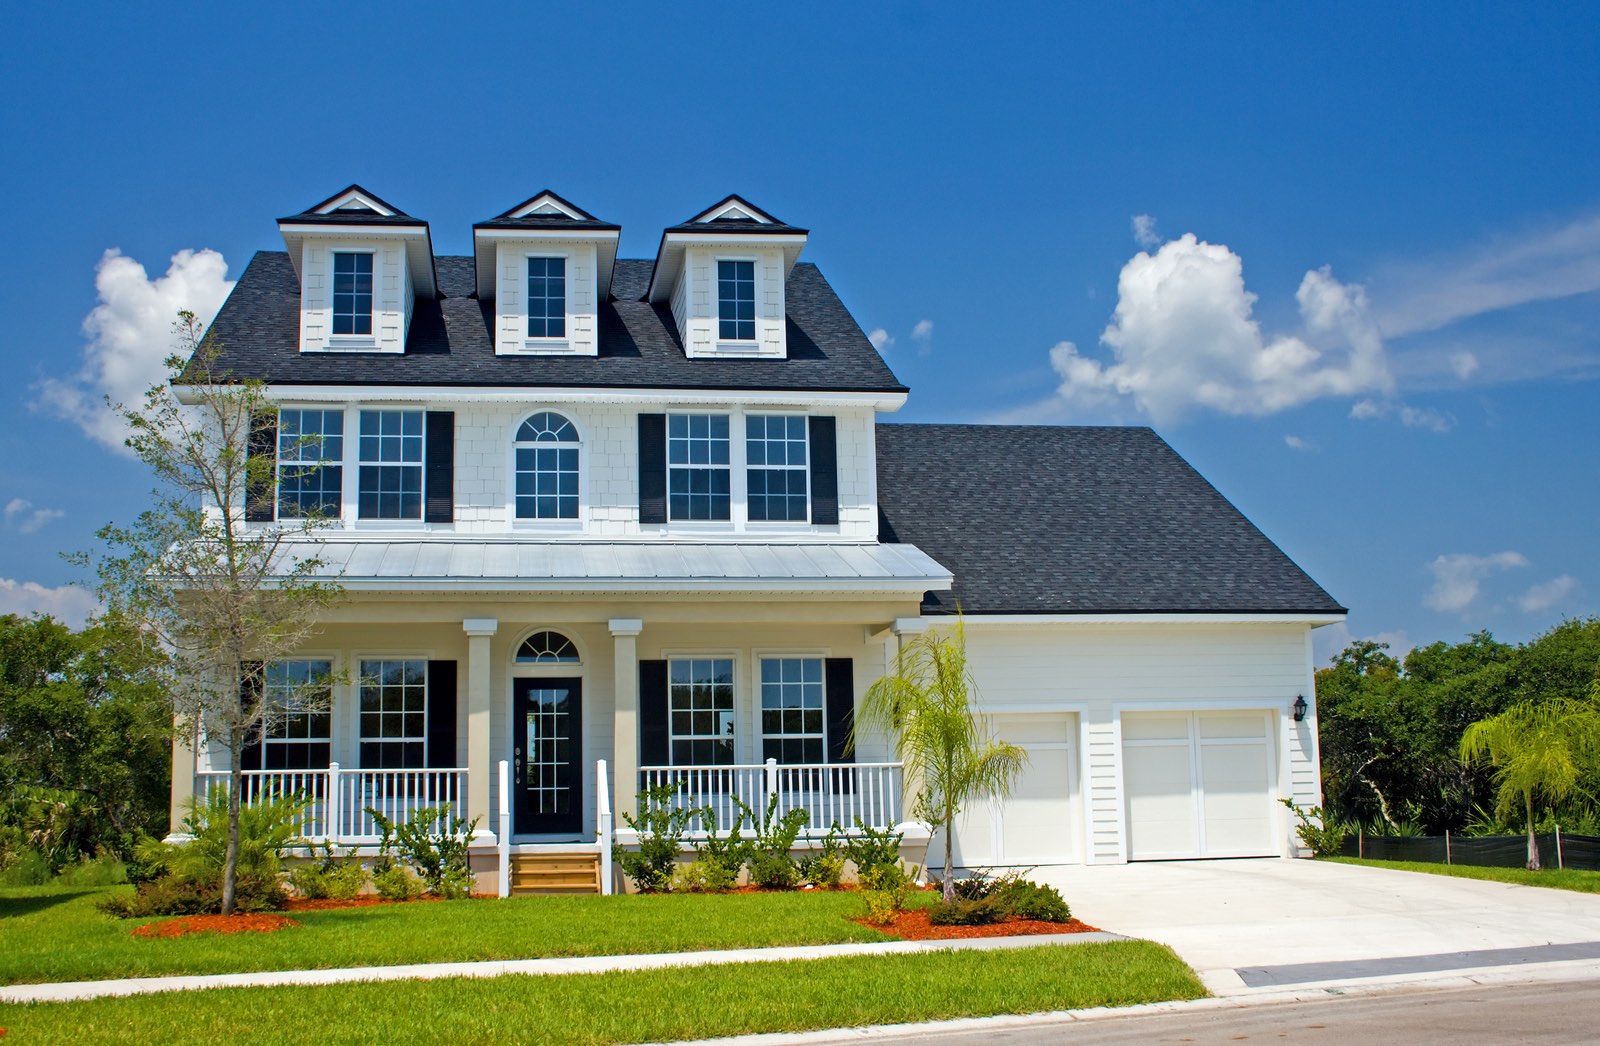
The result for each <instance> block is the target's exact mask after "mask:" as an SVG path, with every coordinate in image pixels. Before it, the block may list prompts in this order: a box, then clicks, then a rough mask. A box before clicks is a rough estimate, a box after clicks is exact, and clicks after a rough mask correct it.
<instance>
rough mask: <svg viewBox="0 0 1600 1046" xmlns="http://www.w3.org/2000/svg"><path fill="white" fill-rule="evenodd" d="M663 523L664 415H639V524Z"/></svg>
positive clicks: (665, 433)
mask: <svg viewBox="0 0 1600 1046" xmlns="http://www.w3.org/2000/svg"><path fill="white" fill-rule="evenodd" d="M666 521H667V416H666V415H665V414H641V415H639V522H640V523H665V522H666Z"/></svg>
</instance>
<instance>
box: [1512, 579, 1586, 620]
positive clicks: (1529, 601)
mask: <svg viewBox="0 0 1600 1046" xmlns="http://www.w3.org/2000/svg"><path fill="white" fill-rule="evenodd" d="M1577 587H1578V579H1577V578H1575V577H1573V576H1572V575H1571V574H1562V575H1561V576H1560V577H1553V578H1551V579H1550V580H1549V581H1546V582H1544V583H1543V584H1540V585H1534V586H1533V587H1532V588H1530V589H1528V591H1526V592H1524V593H1523V594H1522V597H1521V598H1520V599H1518V600H1517V606H1519V607H1521V608H1522V609H1523V611H1524V612H1525V613H1529V614H1537V613H1539V612H1540V611H1543V610H1549V609H1550V608H1551V607H1553V606H1555V605H1556V604H1557V603H1559V602H1561V601H1562V600H1563V599H1565V598H1567V596H1568V595H1570V594H1571V593H1572V592H1573V590H1574V589H1576V588H1577Z"/></svg>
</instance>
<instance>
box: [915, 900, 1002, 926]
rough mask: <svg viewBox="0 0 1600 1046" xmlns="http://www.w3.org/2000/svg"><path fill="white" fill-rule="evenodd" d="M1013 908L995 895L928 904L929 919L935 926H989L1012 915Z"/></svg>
mask: <svg viewBox="0 0 1600 1046" xmlns="http://www.w3.org/2000/svg"><path fill="white" fill-rule="evenodd" d="M1011 914H1012V912H1011V910H1010V909H1009V908H1008V907H1006V905H1004V904H1002V903H1000V901H999V900H997V899H996V898H993V897H985V898H980V899H978V900H960V901H955V902H953V903H951V904H945V903H944V902H943V901H935V902H934V903H933V904H931V905H929V906H928V921H929V922H931V923H933V924H934V925H935V926H988V925H989V924H990V923H997V922H1003V921H1004V920H1006V919H1008V918H1010V917H1011Z"/></svg>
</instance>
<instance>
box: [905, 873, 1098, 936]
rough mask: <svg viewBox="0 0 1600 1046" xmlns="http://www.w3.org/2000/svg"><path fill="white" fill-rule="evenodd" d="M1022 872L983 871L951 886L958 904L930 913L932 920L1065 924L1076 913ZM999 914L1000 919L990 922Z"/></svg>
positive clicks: (1055, 893) (1052, 890) (969, 923)
mask: <svg viewBox="0 0 1600 1046" xmlns="http://www.w3.org/2000/svg"><path fill="white" fill-rule="evenodd" d="M1022 875H1023V873H1022V872H1020V871H1011V872H1006V873H1004V874H1001V875H995V874H992V873H990V872H987V871H980V872H977V873H976V874H974V875H972V876H969V877H968V878H965V879H957V880H956V881H955V882H954V883H953V884H951V886H952V889H953V890H954V892H955V896H956V900H955V901H954V902H953V903H951V904H944V903H942V902H941V903H939V904H936V905H934V906H933V907H932V908H930V909H929V911H928V919H929V921H931V922H934V923H938V924H940V925H949V926H980V925H983V924H984V923H986V922H997V921H999V920H1001V919H1009V918H1017V919H1032V920H1037V921H1038V922H1050V923H1064V922H1068V921H1070V920H1071V919H1072V910H1071V909H1070V908H1069V907H1067V902H1066V901H1065V900H1063V899H1062V897H1061V894H1060V893H1059V892H1058V891H1057V890H1056V888H1055V887H1053V886H1044V885H1041V884H1039V883H1036V882H1032V881H1030V880H1028V879H1024V878H1022ZM990 914H995V915H997V917H996V918H987V916H988V915H990Z"/></svg>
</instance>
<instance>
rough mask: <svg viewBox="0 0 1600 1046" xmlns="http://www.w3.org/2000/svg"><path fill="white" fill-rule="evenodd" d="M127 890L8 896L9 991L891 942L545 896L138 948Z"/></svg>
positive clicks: (642, 903)
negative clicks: (111, 898) (117, 914)
mask: <svg viewBox="0 0 1600 1046" xmlns="http://www.w3.org/2000/svg"><path fill="white" fill-rule="evenodd" d="M126 889H129V887H125V886H124V887H102V888H96V889H82V888H78V889H74V888H70V887H48V886H35V887H11V888H6V889H0V983H6V984H36V983H41V982H45V981H80V980H102V979H106V978H114V977H152V976H158V975H161V974H177V973H190V974H205V973H244V972H250V971H255V970H309V969H329V968H334V967H342V966H384V965H399V964H405V963H418V962H471V961H474V960H485V959H538V958H552V957H560V956H579V955H628V954H636V953H644V952H681V951H704V950H707V949H718V948H763V947H773V946H779V945H799V944H840V943H845V942H851V941H882V940H888V939H889V938H888V937H887V936H886V935H885V934H882V933H879V932H877V931H876V930H870V929H867V928H866V927H864V926H860V925H857V924H856V923H853V922H850V921H849V919H850V917H851V916H855V915H858V914H859V913H860V912H861V910H862V903H861V898H860V897H859V896H857V895H855V894H851V893H820V892H808V893H772V894H728V895H705V894H699V895H696V894H674V895H666V896H650V897H641V896H637V895H633V896H621V895H619V896H612V897H599V896H593V895H590V896H581V895H577V896H549V897H537V896H536V897H512V898H507V899H505V900H471V901H428V902H419V903H416V904H404V905H383V906H377V907H370V908H345V909H334V910H330V911H320V912H296V913H294V917H295V918H296V919H298V920H299V921H300V922H301V923H302V924H303V925H301V926H298V927H293V928H290V929H287V930H282V931H279V932H277V933H270V934H251V935H249V936H248V938H243V937H237V936H235V937H223V936H220V935H216V934H204V935H196V936H192V937H180V938H175V939H171V940H144V939H140V938H135V937H134V936H133V935H132V931H133V929H134V927H136V926H139V925H141V924H142V923H145V922H150V921H151V920H148V919H143V920H140V919H115V918H112V917H111V916H108V915H105V914H103V913H101V912H100V911H98V910H97V909H96V908H95V902H96V901H97V900H99V899H100V898H101V897H104V896H105V895H106V894H107V893H109V892H111V891H114V890H126Z"/></svg>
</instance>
